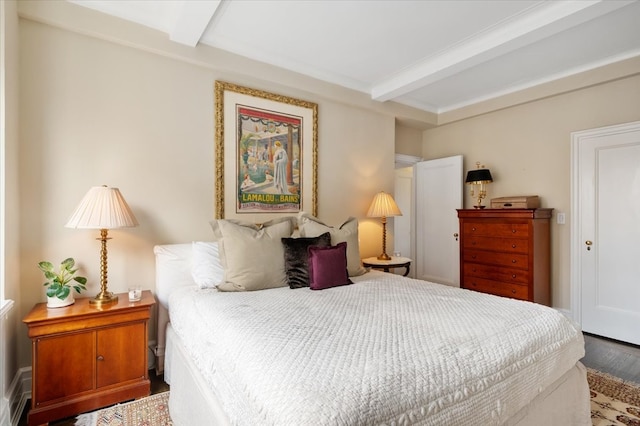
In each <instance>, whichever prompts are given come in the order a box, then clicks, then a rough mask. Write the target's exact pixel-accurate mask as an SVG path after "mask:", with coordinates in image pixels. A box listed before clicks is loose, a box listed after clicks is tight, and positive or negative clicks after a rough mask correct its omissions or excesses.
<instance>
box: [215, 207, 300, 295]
mask: <svg viewBox="0 0 640 426" xmlns="http://www.w3.org/2000/svg"><path fill="white" fill-rule="evenodd" d="M294 224H295V218H293V217H286V218H281V219H275V220H272V221H269V222H266V223H264V224H262V225H261V226H258V225H254V224H252V223H247V222H241V221H235V220H225V219H220V220H214V221H212V222H211V227H212V228H213V233H214V235H215V237H216V239H217V240H218V242H219V250H220V260H221V262H222V265H223V267H224V282H223V283H222V284H220V285H218V286H217V288H218V290H220V291H253V290H263V289H267V288H275V287H285V286H287V285H288V284H287V276H286V274H285V270H284V247H283V245H282V241H281V239H282V238H285V237H290V236H291V234H292V232H293V229H294Z"/></svg>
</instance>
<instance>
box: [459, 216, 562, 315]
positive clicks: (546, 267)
mask: <svg viewBox="0 0 640 426" xmlns="http://www.w3.org/2000/svg"><path fill="white" fill-rule="evenodd" d="M552 211H553V209H473V210H472V209H464V210H458V218H459V221H460V286H461V287H462V288H466V289H471V290H477V291H481V292H484V293H491V294H495V295H498V296H505V297H511V298H514V299H521V300H528V301H530V302H536V303H541V304H543V305H549V304H550V292H551V288H550V264H551V212H552Z"/></svg>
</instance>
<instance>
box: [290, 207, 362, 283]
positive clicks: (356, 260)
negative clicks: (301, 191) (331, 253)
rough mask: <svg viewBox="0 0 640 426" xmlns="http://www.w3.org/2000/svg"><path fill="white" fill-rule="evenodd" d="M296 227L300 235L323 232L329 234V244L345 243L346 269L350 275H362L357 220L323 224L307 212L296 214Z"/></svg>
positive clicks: (312, 235)
mask: <svg viewBox="0 0 640 426" xmlns="http://www.w3.org/2000/svg"><path fill="white" fill-rule="evenodd" d="M298 228H299V229H300V236H302V237H317V236H318V235H322V234H324V233H325V232H329V233H330V234H331V245H332V246H335V245H336V244H338V243H341V242H346V243H347V270H348V271H349V276H350V277H355V276H358V275H362V274H364V273H365V272H367V270H366V269H365V268H363V267H362V262H361V261H360V243H359V241H358V220H357V219H356V218H354V217H350V218H349V219H347V221H346V222H345V223H343V224H342V225H340V227H338V228H334V227H333V226H329V225H325V224H324V223H322V222H321V221H320V220H319V219H318V218H316V217H314V216H311V215H310V214H308V213H304V212H301V213H299V214H298Z"/></svg>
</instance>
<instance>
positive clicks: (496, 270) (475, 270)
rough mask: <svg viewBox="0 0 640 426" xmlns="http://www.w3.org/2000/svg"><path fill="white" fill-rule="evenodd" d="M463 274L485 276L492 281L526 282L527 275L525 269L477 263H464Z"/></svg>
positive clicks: (527, 280)
mask: <svg viewBox="0 0 640 426" xmlns="http://www.w3.org/2000/svg"><path fill="white" fill-rule="evenodd" d="M464 275H465V276H473V277H478V278H487V279H490V280H494V281H505V282H510V283H514V284H515V283H520V284H525V285H526V284H527V283H528V282H529V275H528V273H527V271H526V270H522V269H509V268H505V267H503V266H492V265H482V264H479V263H465V264H464Z"/></svg>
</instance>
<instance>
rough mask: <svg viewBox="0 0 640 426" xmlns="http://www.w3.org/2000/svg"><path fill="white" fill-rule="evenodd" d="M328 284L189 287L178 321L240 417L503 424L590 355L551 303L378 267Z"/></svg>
mask: <svg viewBox="0 0 640 426" xmlns="http://www.w3.org/2000/svg"><path fill="white" fill-rule="evenodd" d="M353 281H354V282H355V284H353V285H350V286H344V287H337V288H333V289H328V290H322V291H312V290H309V289H296V290H291V289H289V288H278V289H272V290H263V291H255V292H247V293H221V292H217V291H216V290H200V289H197V288H187V289H183V290H180V291H175V292H174V293H173V294H172V296H171V298H170V303H169V311H170V318H171V323H172V325H173V328H174V329H175V331H176V333H177V334H178V335H179V336H180V337H181V339H182V340H183V342H184V344H185V346H186V348H187V351H188V352H189V353H190V355H191V356H192V357H193V359H194V361H195V364H196V366H197V367H198V368H199V370H200V371H201V373H202V375H203V377H204V379H205V380H206V381H207V382H208V383H209V384H210V385H211V386H213V387H214V388H215V394H216V395H217V396H218V397H219V399H220V401H221V403H222V404H223V406H224V408H225V411H226V412H227V414H228V416H229V419H230V420H231V422H232V423H233V424H238V425H297V426H302V425H320V424H323V425H374V424H382V425H405V424H424V425H492V424H503V423H505V422H506V421H507V420H508V419H509V418H510V417H512V416H513V415H514V414H515V413H517V412H518V410H520V409H521V408H522V407H523V406H525V405H526V404H527V403H528V402H529V401H530V400H532V399H533V398H534V397H535V396H536V395H537V394H538V393H540V392H541V391H542V390H543V389H544V388H545V387H546V386H548V385H549V384H551V383H552V382H553V381H555V380H556V379H558V378H559V377H560V376H561V375H562V374H563V373H564V372H565V371H567V370H568V369H569V368H571V367H572V366H573V365H574V364H575V363H576V362H577V361H578V360H579V359H580V358H581V357H582V356H583V355H584V341H583V338H582V334H581V333H580V331H579V329H578V327H577V326H576V325H574V324H573V323H571V322H570V321H569V320H567V319H566V318H565V317H564V316H563V315H562V314H560V313H558V312H556V311H555V310H553V309H550V308H547V307H544V306H541V305H537V304H533V303H528V302H520V301H516V300H511V299H506V298H499V297H494V296H489V295H484V294H481V293H476V292H472V291H466V290H460V289H457V288H451V287H447V286H442V285H438V284H432V283H427V282H424V281H418V280H412V279H409V278H403V277H399V276H396V275H392V274H384V273H381V272H375V271H372V272H370V273H368V274H365V275H364V276H362V277H356V278H353Z"/></svg>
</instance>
